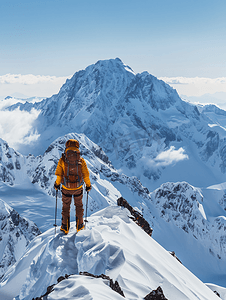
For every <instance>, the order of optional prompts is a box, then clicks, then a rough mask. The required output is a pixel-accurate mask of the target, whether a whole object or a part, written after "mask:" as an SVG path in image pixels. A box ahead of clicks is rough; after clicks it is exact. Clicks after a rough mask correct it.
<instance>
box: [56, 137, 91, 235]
mask: <svg viewBox="0 0 226 300" xmlns="http://www.w3.org/2000/svg"><path fill="white" fill-rule="evenodd" d="M55 175H56V176H57V178H56V181H55V183H54V188H55V189H56V190H59V189H60V184H62V189H61V191H62V225H61V228H60V230H61V231H63V232H64V233H65V234H68V232H69V229H70V206H71V200H72V196H73V197H74V204H75V206H76V228H77V231H80V230H81V229H84V223H83V212H84V209H83V203H82V197H83V181H84V182H85V185H86V191H87V193H88V192H89V191H90V190H91V188H92V187H91V183H90V179H89V171H88V168H87V165H86V162H85V160H84V159H83V158H82V157H81V156H80V152H79V142H78V141H77V140H74V139H70V140H68V141H67V142H66V148H65V152H64V153H62V156H61V158H60V160H59V161H58V165H57V168H56V172H55Z"/></svg>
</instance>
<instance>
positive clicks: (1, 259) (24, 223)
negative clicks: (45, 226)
mask: <svg viewBox="0 0 226 300" xmlns="http://www.w3.org/2000/svg"><path fill="white" fill-rule="evenodd" d="M0 228H1V232H0V249H1V250H0V279H1V278H2V277H3V275H4V274H5V272H6V270H7V269H8V268H9V267H10V266H12V265H13V264H14V263H15V262H16V261H17V260H18V259H19V258H20V256H21V255H22V254H23V253H24V251H25V249H26V247H27V246H28V244H29V242H30V241H31V240H32V239H33V238H34V237H36V236H37V235H38V234H40V233H41V232H40V230H39V229H38V228H37V226H36V225H35V224H34V223H33V222H31V221H29V220H27V219H25V218H22V217H20V215H19V214H18V213H17V212H16V211H15V210H14V209H12V208H11V207H10V206H9V205H8V204H6V203H5V202H4V201H2V200H1V199H0Z"/></svg>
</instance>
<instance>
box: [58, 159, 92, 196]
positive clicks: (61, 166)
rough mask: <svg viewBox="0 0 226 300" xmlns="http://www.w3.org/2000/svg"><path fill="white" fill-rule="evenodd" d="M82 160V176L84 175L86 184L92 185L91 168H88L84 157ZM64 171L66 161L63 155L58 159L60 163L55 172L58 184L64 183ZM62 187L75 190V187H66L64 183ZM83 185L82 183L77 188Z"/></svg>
mask: <svg viewBox="0 0 226 300" xmlns="http://www.w3.org/2000/svg"><path fill="white" fill-rule="evenodd" d="M81 162H82V177H83V180H84V182H85V184H86V186H91V183H90V179H89V170H88V168H87V165H86V162H85V160H84V159H83V158H82V157H81ZM64 171H65V165H64V161H63V159H62V157H61V158H60V159H59V161H58V165H57V168H56V172H55V175H56V176H57V179H56V184H57V185H60V184H61V183H62V179H63V175H64ZM62 187H63V188H64V189H65V190H75V189H69V188H66V187H65V186H64V185H63V184H62ZM81 187H82V185H81V186H79V187H78V188H76V190H77V189H80V188H81Z"/></svg>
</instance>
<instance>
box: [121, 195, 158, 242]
mask: <svg viewBox="0 0 226 300" xmlns="http://www.w3.org/2000/svg"><path fill="white" fill-rule="evenodd" d="M117 204H118V206H123V207H125V208H127V209H128V210H129V212H130V213H131V215H132V216H133V217H132V220H133V221H134V222H135V223H136V224H137V225H139V226H140V227H142V228H143V230H144V231H145V232H146V233H147V234H148V235H150V236H151V235H152V231H153V229H152V228H151V227H150V225H149V223H148V222H147V221H146V220H145V219H144V218H143V216H142V215H141V214H140V213H139V212H138V211H136V210H135V209H134V208H133V207H132V206H131V205H129V203H128V202H127V201H126V200H125V199H124V198H123V197H120V198H118V200H117Z"/></svg>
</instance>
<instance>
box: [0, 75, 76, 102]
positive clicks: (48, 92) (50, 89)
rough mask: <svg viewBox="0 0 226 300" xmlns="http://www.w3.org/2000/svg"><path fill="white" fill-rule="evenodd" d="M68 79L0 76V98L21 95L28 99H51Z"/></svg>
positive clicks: (40, 76)
mask: <svg viewBox="0 0 226 300" xmlns="http://www.w3.org/2000/svg"><path fill="white" fill-rule="evenodd" d="M68 78H70V77H56V76H44V75H32V74H27V75H21V74H6V75H2V76H0V92H1V94H0V96H1V97H6V96H11V95H13V94H14V93H22V94H24V95H26V96H28V97H34V96H37V97H51V96H52V95H53V94H56V93H58V91H59V89H60V88H61V86H62V85H63V84H64V83H65V81H66V79H68Z"/></svg>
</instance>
